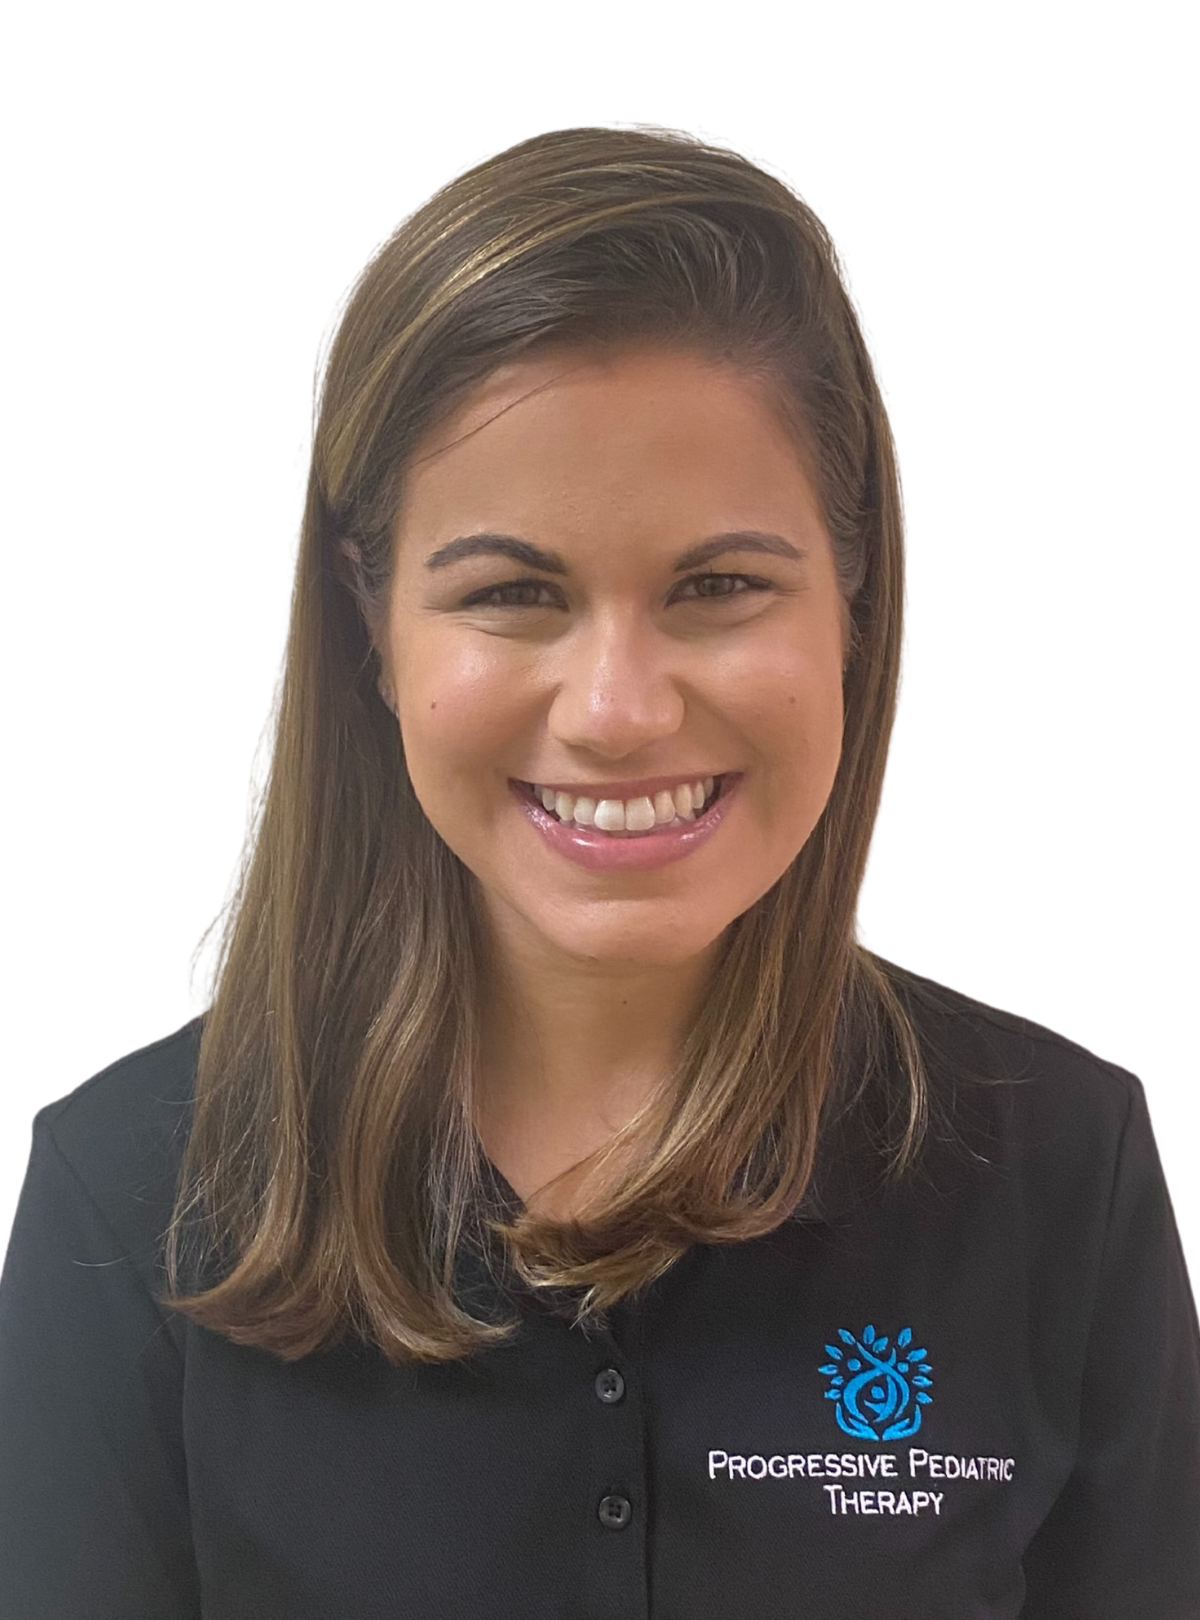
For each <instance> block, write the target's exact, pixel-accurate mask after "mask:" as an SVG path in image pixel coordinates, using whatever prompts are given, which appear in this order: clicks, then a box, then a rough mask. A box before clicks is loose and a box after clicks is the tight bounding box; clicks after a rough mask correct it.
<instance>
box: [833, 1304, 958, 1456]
mask: <svg viewBox="0 0 1200 1620" xmlns="http://www.w3.org/2000/svg"><path fill="white" fill-rule="evenodd" d="M837 1336H838V1338H839V1339H840V1340H841V1341H842V1344H841V1347H839V1346H838V1345H836V1344H827V1345H826V1346H825V1349H826V1352H827V1354H828V1355H829V1356H830V1357H831V1360H829V1361H827V1362H826V1363H825V1365H824V1366H823V1367H820V1368H818V1369H817V1370H818V1371H819V1372H821V1373H824V1374H825V1376H826V1377H827V1378H828V1379H829V1386H830V1387H829V1388H828V1389H827V1390H826V1391H825V1399H826V1400H827V1401H836V1402H837V1405H836V1406H835V1407H834V1413H835V1415H836V1417H837V1420H838V1425H839V1427H840V1428H841V1429H842V1430H843V1432H844V1433H846V1434H850V1435H853V1436H854V1438H855V1439H856V1440H904V1439H907V1437H908V1436H909V1435H910V1434H916V1432H917V1430H918V1429H919V1428H920V1427H921V1409H922V1407H925V1406H928V1405H929V1404H930V1402H931V1401H932V1400H933V1396H932V1395H930V1394H929V1393H928V1392H929V1390H930V1389H931V1388H932V1386H933V1379H932V1378H931V1377H930V1376H929V1374H930V1373H931V1372H932V1371H933V1368H932V1367H931V1366H930V1365H929V1363H928V1361H927V1360H926V1359H925V1358H926V1356H927V1355H928V1351H926V1350H923V1349H921V1348H917V1349H910V1348H909V1346H910V1345H911V1344H912V1329H911V1328H907V1327H906V1328H901V1329H900V1331H899V1333H897V1335H896V1343H895V1344H894V1345H893V1346H892V1348H891V1350H890V1351H889V1350H888V1339H887V1337H886V1335H884V1336H879V1335H877V1334H876V1332H875V1329H874V1328H873V1327H865V1328H864V1329H863V1330H862V1332H861V1334H859V1336H858V1337H857V1338H855V1336H854V1334H853V1333H851V1332H850V1331H849V1329H848V1328H838V1331H837Z"/></svg>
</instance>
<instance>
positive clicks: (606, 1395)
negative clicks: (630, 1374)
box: [596, 1367, 625, 1406]
mask: <svg viewBox="0 0 1200 1620" xmlns="http://www.w3.org/2000/svg"><path fill="white" fill-rule="evenodd" d="M624 1393H625V1380H624V1379H623V1378H622V1377H621V1375H620V1373H619V1372H618V1371H617V1369H616V1368H615V1367H605V1369H604V1371H603V1372H599V1373H597V1374H596V1394H597V1395H599V1397H600V1399H601V1400H602V1401H603V1402H604V1403H605V1404H606V1405H607V1406H611V1405H612V1404H613V1402H614V1401H619V1400H620V1399H621V1397H622V1395H624Z"/></svg>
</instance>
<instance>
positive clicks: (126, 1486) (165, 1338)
mask: <svg viewBox="0 0 1200 1620" xmlns="http://www.w3.org/2000/svg"><path fill="white" fill-rule="evenodd" d="M182 1388H183V1366H182V1358H181V1355H180V1351H179V1348H178V1346H177V1345H176V1343H175V1342H174V1340H173V1339H172V1337H171V1335H170V1333H169V1332H168V1331H167V1329H166V1326H165V1324H164V1315H163V1312H162V1310H161V1309H160V1308H159V1306H157V1305H156V1304H155V1302H154V1299H153V1298H152V1295H151V1292H150V1289H149V1287H148V1285H147V1283H146V1281H145V1280H143V1278H142V1277H141V1276H140V1275H139V1273H138V1272H137V1270H136V1269H135V1267H134V1265H133V1264H132V1263H131V1260H130V1258H129V1256H128V1255H127V1254H126V1253H124V1252H123V1250H122V1248H121V1245H120V1244H119V1243H118V1241H117V1239H116V1238H115V1236H114V1234H113V1231H112V1229H111V1227H110V1226H109V1225H108V1223H107V1222H106V1220H105V1218H104V1216H103V1214H102V1212H101V1210H100V1209H99V1208H98V1207H97V1205H96V1203H95V1202H94V1200H93V1199H92V1198H91V1196H90V1195H89V1193H88V1191H87V1189H86V1188H85V1187H84V1186H83V1184H82V1182H81V1181H80V1179H79V1177H78V1176H77V1175H76V1173H75V1171H74V1170H73V1169H72V1167H71V1166H70V1164H69V1163H68V1162H67V1160H66V1159H65V1158H64V1157H63V1155H62V1154H61V1152H60V1150H59V1148H58V1146H57V1144H56V1143H55V1140H54V1137H53V1134H52V1131H51V1128H50V1125H49V1124H48V1123H47V1122H46V1121H44V1120H43V1119H42V1118H41V1117H40V1116H39V1117H38V1118H37V1119H35V1120H34V1127H33V1145H32V1150H31V1153H30V1158H29V1165H28V1169H27V1171H26V1175H25V1180H24V1183H23V1185H22V1189H21V1193H20V1197H19V1200H18V1203H17V1210H16V1217H15V1220H14V1224H13V1229H12V1235H11V1237H10V1239H9V1245H8V1251H7V1255H6V1258H5V1262H4V1270H3V1273H2V1274H0V1571H2V1572H3V1574H2V1576H0V1585H2V1588H3V1598H2V1600H0V1612H2V1613H3V1615H4V1620H68V1617H69V1620H195V1617H197V1616H198V1615H199V1614H200V1599H199V1582H198V1577H197V1573H196V1569H195V1564H194V1560H193V1555H192V1546H191V1536H190V1524H189V1517H188V1504H187V1480H186V1467H185V1459H184V1450H183V1439H182V1418H181V1402H182Z"/></svg>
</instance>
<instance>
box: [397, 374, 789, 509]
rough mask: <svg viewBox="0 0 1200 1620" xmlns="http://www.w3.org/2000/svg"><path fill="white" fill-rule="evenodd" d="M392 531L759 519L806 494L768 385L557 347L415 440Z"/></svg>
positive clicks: (489, 381)
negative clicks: (548, 519) (546, 521)
mask: <svg viewBox="0 0 1200 1620" xmlns="http://www.w3.org/2000/svg"><path fill="white" fill-rule="evenodd" d="M404 486H405V487H404V501H403V506H402V510H401V516H400V524H399V528H400V532H401V534H403V533H404V531H405V530H406V529H407V528H409V527H411V526H414V525H415V526H416V527H419V528H420V529H421V531H422V533H423V534H428V533H429V532H430V529H431V526H432V527H433V528H438V527H440V525H441V524H442V522H443V521H444V522H446V523H450V522H453V523H455V524H458V523H461V522H474V521H478V522H481V523H482V522H489V523H490V522H494V521H495V520H496V518H497V517H498V516H499V511H498V508H499V507H503V509H504V511H505V512H509V513H511V515H512V519H513V521H518V520H520V518H521V517H522V514H525V515H526V516H527V518H528V520H530V521H533V520H535V519H536V518H537V517H538V516H539V515H548V514H549V513H551V512H553V513H554V514H555V517H556V520H557V521H559V522H562V523H566V524H570V523H572V522H581V523H585V522H586V521H587V520H588V518H589V516H591V517H594V516H596V515H597V514H600V515H602V516H603V517H604V519H605V520H606V521H611V520H612V519H614V518H619V517H621V516H622V515H623V514H624V515H626V516H629V517H631V518H632V517H634V516H636V517H638V518H639V519H642V520H654V519H656V518H657V517H659V516H665V515H668V514H676V515H678V516H680V518H681V519H682V521H684V522H685V523H686V522H687V521H688V520H689V514H694V520H695V521H696V522H700V523H703V524H706V525H708V526H712V524H713V523H714V522H715V523H720V522H721V521H724V520H725V519H727V520H728V523H729V526H731V527H732V526H735V524H741V525H742V526H745V525H746V523H747V522H748V520H749V516H748V513H747V510H746V507H747V503H750V504H751V505H752V506H753V507H754V508H755V512H756V514H757V516H756V521H757V522H759V526H762V527H768V526H770V525H769V524H768V522H767V518H768V516H769V515H770V513H769V511H768V509H769V508H770V507H771V506H772V504H774V505H775V507H776V508H777V510H776V511H775V514H774V516H775V519H776V521H777V522H778V521H782V518H781V514H780V511H779V508H787V507H789V506H791V507H792V508H793V509H794V506H795V503H796V502H797V501H800V502H801V503H802V504H804V505H805V506H808V507H811V505H812V501H813V497H812V490H811V485H810V483H809V480H808V477H807V474H806V470H805V466H804V462H803V452H802V450H801V447H800V446H799V445H798V443H797V441H796V438H795V436H794V435H793V434H792V433H790V432H789V431H788V428H787V426H786V425H785V422H784V420H783V418H782V417H781V415H780V413H779V412H778V411H777V410H776V408H775V407H774V405H773V403H772V400H771V397H770V394H769V393H768V391H767V390H766V389H765V388H764V387H763V386H762V385H761V384H760V383H758V382H757V381H756V380H754V379H752V378H750V377H748V376H746V375H745V374H743V373H739V372H738V371H737V370H735V369H734V368H733V367H731V366H727V365H722V364H721V363H719V362H717V361H713V360H709V359H706V358H704V357H701V356H696V355H693V354H690V353H687V352H681V351H679V350H673V349H655V348H638V349H627V350H618V351H614V350H604V351H597V350H591V349H579V348H573V349H567V348H563V349H553V350H549V351H547V352H544V353H540V354H537V355H534V356H527V357H523V358H521V359H519V360H516V361H512V362H509V363H507V364H505V365H503V366H501V367H498V368H497V369H496V370H495V371H493V372H492V373H491V374H490V375H489V376H488V377H487V378H486V379H485V380H484V381H483V382H482V383H480V384H479V385H478V386H477V387H476V388H475V389H474V390H473V391H472V392H471V394H470V395H469V396H468V397H467V398H466V399H465V400H464V401H463V402H462V403H461V404H460V405H459V406H458V407H457V408H456V409H455V410H454V411H453V412H452V413H451V414H450V415H449V416H448V417H447V418H446V419H445V420H444V421H443V422H441V423H439V424H438V425H437V426H436V427H435V428H433V429H431V430H430V431H429V432H428V433H426V435H425V436H424V437H423V438H422V439H421V441H420V442H419V443H418V445H417V446H416V448H415V450H414V453H413V455H412V457H411V458H410V460H409V463H408V467H407V469H406V474H405V479H404Z"/></svg>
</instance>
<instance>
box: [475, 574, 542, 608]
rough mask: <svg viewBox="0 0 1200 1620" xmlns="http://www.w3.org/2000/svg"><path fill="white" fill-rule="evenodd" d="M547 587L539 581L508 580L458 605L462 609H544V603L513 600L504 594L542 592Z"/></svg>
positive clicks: (490, 586)
mask: <svg viewBox="0 0 1200 1620" xmlns="http://www.w3.org/2000/svg"><path fill="white" fill-rule="evenodd" d="M547 589H549V587H548V586H547V585H546V584H545V583H544V581H542V580H540V579H510V580H506V581H505V583H504V584H503V585H489V586H488V587H487V589H486V590H482V591H474V592H472V594H471V595H470V596H468V597H466V598H465V599H464V601H463V602H462V603H461V604H460V605H461V606H462V607H544V606H545V603H542V602H536V601H532V600H525V601H521V600H513V599H511V598H510V597H508V596H507V594H506V593H509V592H513V591H517V592H521V591H532V592H534V593H536V592H538V591H544V590H547Z"/></svg>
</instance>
